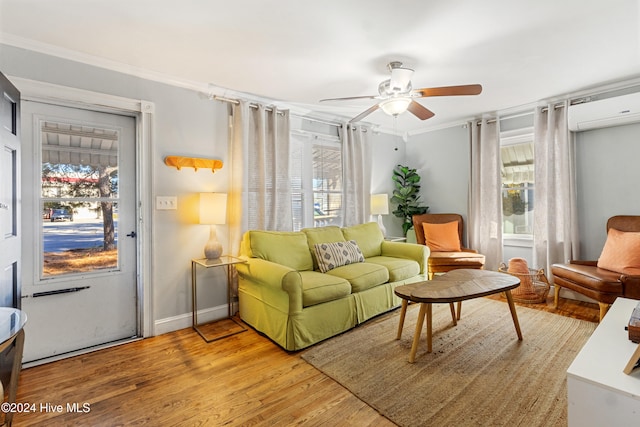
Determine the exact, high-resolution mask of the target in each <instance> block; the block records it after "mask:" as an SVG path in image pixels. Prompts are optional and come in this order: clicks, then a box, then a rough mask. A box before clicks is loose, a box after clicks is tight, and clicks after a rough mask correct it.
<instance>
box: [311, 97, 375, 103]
mask: <svg viewBox="0 0 640 427" xmlns="http://www.w3.org/2000/svg"><path fill="white" fill-rule="evenodd" d="M379 97H380V96H379V95H365V96H349V97H346V98H327V99H321V100H320V102H327V101H351V100H354V99H377V98H379Z"/></svg>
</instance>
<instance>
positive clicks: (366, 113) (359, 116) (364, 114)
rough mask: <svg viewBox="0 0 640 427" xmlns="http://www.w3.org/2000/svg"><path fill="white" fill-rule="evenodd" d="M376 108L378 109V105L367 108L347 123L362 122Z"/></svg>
mask: <svg viewBox="0 0 640 427" xmlns="http://www.w3.org/2000/svg"><path fill="white" fill-rule="evenodd" d="M378 108H380V104H375V105H373V106H371V107H369V108H368V109H367V110H365V111H363V112H362V113H360V114H358V115H357V116H355V117H354V118H353V119H351V120H349V123H355V122H359V121H360V120H362V119H364V118H365V117H367V116H368V115H369V114H371V113H373V112H374V111H376V110H377V109H378Z"/></svg>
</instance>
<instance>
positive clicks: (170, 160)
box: [164, 156, 223, 172]
mask: <svg viewBox="0 0 640 427" xmlns="http://www.w3.org/2000/svg"><path fill="white" fill-rule="evenodd" d="M164 164H165V165H167V166H173V167H175V168H176V169H178V170H180V169H182V168H185V167H186V168H193V169H195V170H196V171H197V170H198V169H211V172H215V171H216V170H217V169H221V168H222V164H223V163H222V160H217V159H203V158H199V157H182V156H167V157H165V158H164Z"/></svg>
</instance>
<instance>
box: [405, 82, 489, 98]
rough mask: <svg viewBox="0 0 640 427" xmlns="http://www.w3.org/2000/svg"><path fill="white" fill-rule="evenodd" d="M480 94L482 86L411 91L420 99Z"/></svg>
mask: <svg viewBox="0 0 640 427" xmlns="http://www.w3.org/2000/svg"><path fill="white" fill-rule="evenodd" d="M481 92H482V85H462V86H443V87H429V88H424V89H415V90H414V91H413V93H414V94H418V95H420V96H421V97H427V96H457V95H478V94H480V93H481Z"/></svg>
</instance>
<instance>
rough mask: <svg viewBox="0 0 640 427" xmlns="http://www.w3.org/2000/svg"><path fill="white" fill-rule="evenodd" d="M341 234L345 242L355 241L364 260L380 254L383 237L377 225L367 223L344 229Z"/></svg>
mask: <svg viewBox="0 0 640 427" xmlns="http://www.w3.org/2000/svg"><path fill="white" fill-rule="evenodd" d="M342 234H343V235H344V238H345V239H346V240H355V241H356V242H357V243H358V246H359V247H360V250H362V254H363V255H364V257H365V258H369V257H372V256H379V255H380V254H381V249H380V246H381V245H382V242H383V241H384V235H383V234H382V231H380V227H379V226H378V224H377V223H375V222H368V223H365V224H359V225H354V226H352V227H344V228H343V229H342Z"/></svg>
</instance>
